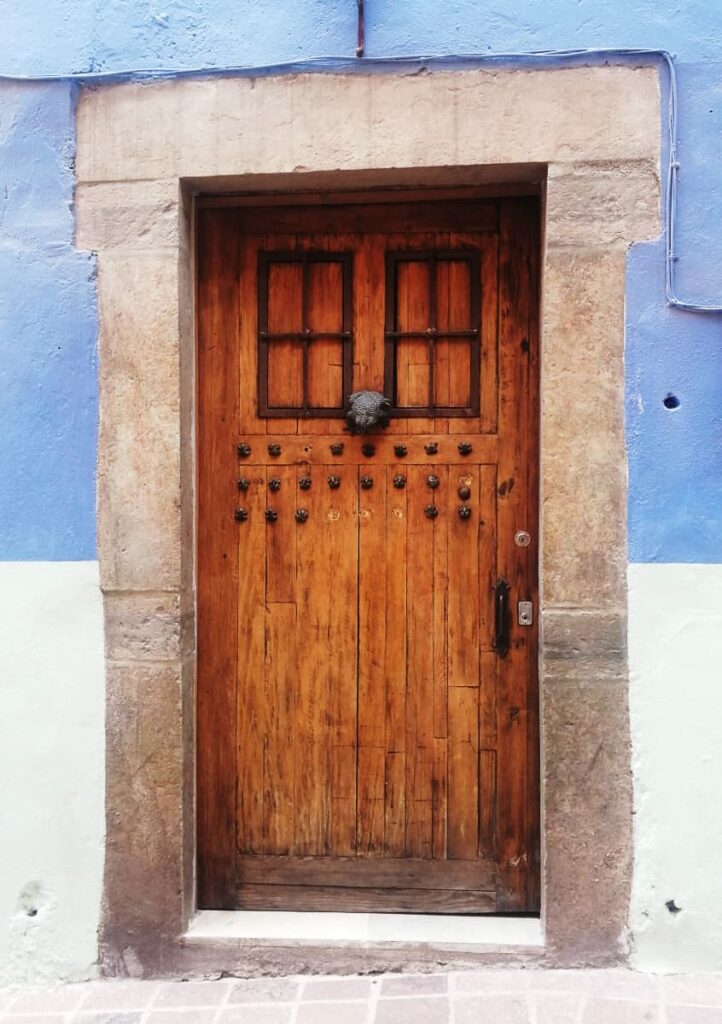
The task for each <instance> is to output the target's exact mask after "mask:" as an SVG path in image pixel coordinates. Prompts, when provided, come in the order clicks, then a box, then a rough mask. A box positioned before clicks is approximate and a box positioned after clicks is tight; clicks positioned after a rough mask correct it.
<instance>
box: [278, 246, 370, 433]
mask: <svg viewBox="0 0 722 1024" xmlns="http://www.w3.org/2000/svg"><path fill="white" fill-rule="evenodd" d="M324 263H325V264H338V265H339V266H340V267H341V330H340V331H337V330H330V331H324V330H320V331H316V330H313V327H312V325H311V324H310V323H309V278H310V272H309V268H310V267H311V266H312V265H313V264H324ZM278 264H285V265H289V264H290V265H292V264H297V265H298V266H299V267H300V271H301V289H300V304H301V309H300V311H296V312H297V313H300V316H299V323H300V328H299V329H297V330H287V331H286V330H281V331H269V329H268V325H269V301H270V290H269V280H270V274H271V268H272V267H273V266H274V265H278ZM279 341H285V342H292V343H295V344H298V345H299V347H300V349H301V366H302V370H301V374H302V389H301V391H302V402H301V404H300V405H297V404H294V405H292V404H289V405H285V404H284V405H279V404H275V405H272V404H271V403H270V402H269V353H270V350H271V348H272V346H273V345H274V344H275V343H277V342H279ZM318 341H336V342H339V343H340V345H341V381H340V384H341V386H340V388H339V396H338V402H337V403H334V404H332V405H324V406H319V405H313V404H311V402H310V400H309V393H310V389H309V348H310V347H311V346H312V345H313V344H314V343H315V342H318ZM352 375H353V254H352V253H350V252H299V251H291V252H259V254H258V414H259V416H261V417H267V418H272V417H282V416H287V417H289V416H290V417H293V416H298V417H311V416H320V417H329V418H330V417H336V418H337V417H342V416H344V415H345V400H346V396H347V395H348V394H350V392H351V389H352Z"/></svg>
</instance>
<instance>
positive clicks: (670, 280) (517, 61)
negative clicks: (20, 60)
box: [0, 3, 722, 313]
mask: <svg viewBox="0 0 722 1024" xmlns="http://www.w3.org/2000/svg"><path fill="white" fill-rule="evenodd" d="M362 10H363V7H362V5H361V3H359V12H360V13H361V12H362ZM359 25H360V26H361V22H359ZM362 40H363V36H362V35H361V27H360V28H359V46H358V49H359V50H360V53H359V57H361V54H362V53H363V42H362ZM630 61H639V62H643V63H654V64H662V65H663V66H664V68H665V69H666V71H667V81H668V90H669V92H668V102H667V172H666V182H665V185H666V187H665V204H664V208H665V242H666V245H665V295H666V299H667V303H668V304H669V305H670V306H672V307H674V308H675V309H681V310H685V311H687V312H690V313H722V305H714V304H705V303H698V302H690V301H688V300H685V299H683V298H681V297H680V296H679V295H678V293H677V288H676V282H675V276H676V275H675V269H676V263H677V261H678V259H679V256H678V253H677V249H676V240H677V186H678V181H679V168H680V164H679V159H678V102H677V73H676V68H675V64H674V57H673V56H672V54H671V53H669V52H668V51H667V50H654V49H643V48H639V49H636V48H619V49H574V50H533V51H529V52H527V53H455V54H416V55H413V56H403V57H373V58H362V59H358V58H357V59H354V58H353V57H339V56H327V57H311V58H308V59H307V60H298V61H286V62H282V63H278V64H263V65H237V66H235V67H198V68H183V69H180V70H170V69H147V70H143V69H138V70H122V71H92V72H76V73H73V74H58V75H36V76H33V75H28V76H23V75H2V74H0V82H3V81H10V82H75V83H77V84H78V85H81V86H82V85H85V84H87V85H93V84H103V83H105V84H117V83H121V82H128V81H132V82H147V81H157V80H159V79H174V78H201V77H217V76H220V75H239V76H241V75H243V76H251V75H270V74H276V73H282V72H285V73H289V72H296V73H300V72H317V73H323V72H329V71H335V72H338V71H343V72H355V71H359V70H361V69H363V70H364V71H365V72H368V71H369V70H373V69H374V68H376V69H378V70H385V69H386V68H411V67H413V68H417V67H418V66H419V65H422V66H424V65H434V66H437V67H443V66H450V65H451V66H453V65H458V64H459V63H464V64H469V65H472V66H474V67H481V68H483V67H488V66H491V65H498V66H506V67H510V68H515V67H522V68H531V67H537V68H538V67H544V66H548V65H550V64H551V65H554V66H560V65H561V66H564V65H566V64H583V65H587V66H596V65H601V66H605V65H606V66H609V65H610V64H613V63H615V62H625V63H628V62H630Z"/></svg>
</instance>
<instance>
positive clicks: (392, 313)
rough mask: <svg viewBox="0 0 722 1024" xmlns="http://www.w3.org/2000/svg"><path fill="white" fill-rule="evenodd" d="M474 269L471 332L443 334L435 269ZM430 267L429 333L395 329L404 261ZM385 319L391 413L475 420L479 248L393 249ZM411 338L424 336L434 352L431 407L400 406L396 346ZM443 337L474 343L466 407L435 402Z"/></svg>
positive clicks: (478, 389)
mask: <svg viewBox="0 0 722 1024" xmlns="http://www.w3.org/2000/svg"><path fill="white" fill-rule="evenodd" d="M462 260H465V261H466V262H468V263H469V264H470V268H469V271H470V272H469V280H470V288H469V321H470V328H469V330H463V331H459V330H439V328H438V324H437V308H436V306H437V303H436V268H437V265H438V264H439V263H444V262H455V263H456V262H461V261H462ZM414 262H416V263H421V262H424V263H428V265H429V319H430V320H431V323H430V325H429V327H428V328H427V329H426V330H425V331H421V330H419V331H397V330H396V298H397V295H396V292H397V280H398V266H399V263H414ZM385 282H386V285H385V289H386V296H385V302H386V317H385V325H384V394H386V395H389V396H390V397H391V406H392V408H391V415H392V416H398V417H406V418H408V417H413V416H432V417H435V416H443V417H449V418H453V417H459V418H461V417H473V416H478V415H479V409H480V406H481V381H480V379H479V376H480V368H481V343H482V338H481V253H480V251H479V250H478V249H477V248H471V247H470V248H464V249H394V250H389V251H387V253H386V275H385ZM406 338H425V339H426V340H427V343H428V351H429V401H428V404H427V405H420V406H399V405H398V404H397V394H398V391H397V388H398V382H397V376H396V362H397V360H396V355H397V342H398V341H399V340H403V339H406ZM440 338H459V339H462V338H467V339H468V340H469V342H470V356H471V358H470V369H469V398H470V403H469V405H467V406H455V405H454V406H440V405H436V404H435V402H434V383H435V382H434V354H435V351H434V350H435V347H436V342H437V340H438V339H440Z"/></svg>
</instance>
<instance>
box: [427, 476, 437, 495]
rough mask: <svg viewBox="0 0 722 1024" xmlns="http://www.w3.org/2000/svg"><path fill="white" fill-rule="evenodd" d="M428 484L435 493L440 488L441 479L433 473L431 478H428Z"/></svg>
mask: <svg viewBox="0 0 722 1024" xmlns="http://www.w3.org/2000/svg"><path fill="white" fill-rule="evenodd" d="M426 483H427V484H428V485H429V487H430V488H431V490H432V491H435V490H436V488H437V487H438V486H439V478H438V476H436V474H435V473H432V474H431V476H427V478H426Z"/></svg>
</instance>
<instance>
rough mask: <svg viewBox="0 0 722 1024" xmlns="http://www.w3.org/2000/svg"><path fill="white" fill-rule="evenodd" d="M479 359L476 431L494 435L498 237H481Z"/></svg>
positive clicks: (496, 419) (495, 421)
mask: <svg viewBox="0 0 722 1024" xmlns="http://www.w3.org/2000/svg"><path fill="white" fill-rule="evenodd" d="M479 244H480V247H481V359H480V361H479V372H480V373H481V381H480V385H479V386H480V398H481V401H480V408H479V430H480V431H481V433H482V434H494V433H496V430H497V424H498V413H497V408H498V401H499V380H498V349H499V336H498V335H499V317H498V310H499V287H498V261H499V237H498V235H495V234H494V235H492V234H489V235H481V236H480V237H479Z"/></svg>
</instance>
